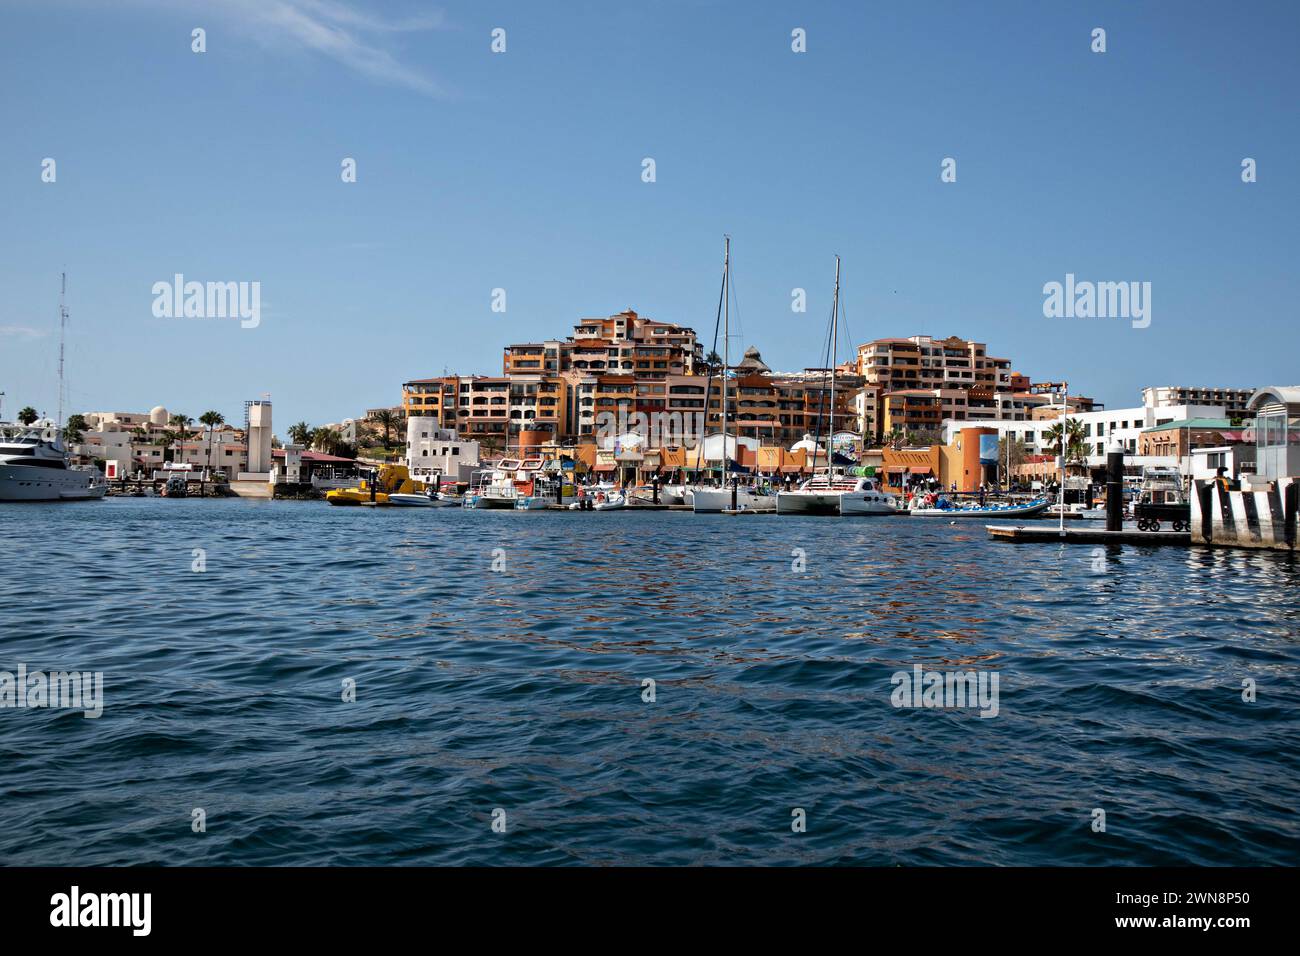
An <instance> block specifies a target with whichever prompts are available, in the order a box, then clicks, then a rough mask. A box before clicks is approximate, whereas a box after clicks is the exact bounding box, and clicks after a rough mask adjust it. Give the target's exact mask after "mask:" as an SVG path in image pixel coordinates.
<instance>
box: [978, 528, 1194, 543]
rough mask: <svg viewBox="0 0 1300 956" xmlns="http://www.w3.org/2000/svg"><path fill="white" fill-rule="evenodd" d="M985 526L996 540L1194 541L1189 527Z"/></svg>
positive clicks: (1035, 541) (1067, 541)
mask: <svg viewBox="0 0 1300 956" xmlns="http://www.w3.org/2000/svg"><path fill="white" fill-rule="evenodd" d="M984 530H986V531H987V532H988V533H989V537H990V538H993V539H994V540H995V541H1011V542H1015V543H1018V544H1019V543H1025V542H1033V543H1040V544H1042V543H1048V542H1052V541H1059V542H1064V543H1066V544H1150V545H1160V544H1181V545H1190V544H1191V543H1192V533H1191V532H1190V531H1136V530H1135V531H1106V530H1105V529H1103V528H1084V529H1080V530H1077V531H1076V530H1075V529H1073V528H1067V529H1066V530H1064V531H1062V530H1061V529H1060V528H1053V527H1044V526H1042V525H1038V526H1036V527H1027V526H1025V525H1006V524H1004V525H998V524H989V525H985V526H984Z"/></svg>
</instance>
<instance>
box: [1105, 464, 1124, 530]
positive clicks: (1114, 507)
mask: <svg viewBox="0 0 1300 956" xmlns="http://www.w3.org/2000/svg"><path fill="white" fill-rule="evenodd" d="M1123 529H1124V451H1123V450H1122V449H1115V450H1113V451H1111V452H1109V453H1108V454H1107V455H1106V530H1107V531H1122V530H1123Z"/></svg>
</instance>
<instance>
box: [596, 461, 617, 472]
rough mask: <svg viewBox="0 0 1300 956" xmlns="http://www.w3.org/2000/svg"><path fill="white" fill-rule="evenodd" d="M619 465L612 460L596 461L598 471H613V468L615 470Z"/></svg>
mask: <svg viewBox="0 0 1300 956" xmlns="http://www.w3.org/2000/svg"><path fill="white" fill-rule="evenodd" d="M617 467H618V466H617V465H616V464H614V463H613V462H612V461H598V462H596V470H597V471H613V470H614V469H615V468H617Z"/></svg>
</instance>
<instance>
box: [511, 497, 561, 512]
mask: <svg viewBox="0 0 1300 956" xmlns="http://www.w3.org/2000/svg"><path fill="white" fill-rule="evenodd" d="M554 501H555V499H554V498H543V497H542V496H541V495H524V496H522V497H520V498H517V499H516V500H515V510H516V511H545V510H546V509H547V508H549V507H550V506H551V505H552V504H553V503H554Z"/></svg>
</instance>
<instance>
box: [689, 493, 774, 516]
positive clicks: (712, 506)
mask: <svg viewBox="0 0 1300 956" xmlns="http://www.w3.org/2000/svg"><path fill="white" fill-rule="evenodd" d="M776 502H777V496H776V495H761V494H758V493H757V492H753V491H745V490H743V489H740V490H737V491H736V505H735V507H736V510H738V511H752V510H754V509H765V510H766V509H771V508H775V507H776ZM691 505H692V507H694V509H695V512H696V514H700V513H703V512H718V511H730V510H731V507H732V505H731V489H730V488H696V489H695V491H694V494H693V495H692V497H691Z"/></svg>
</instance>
